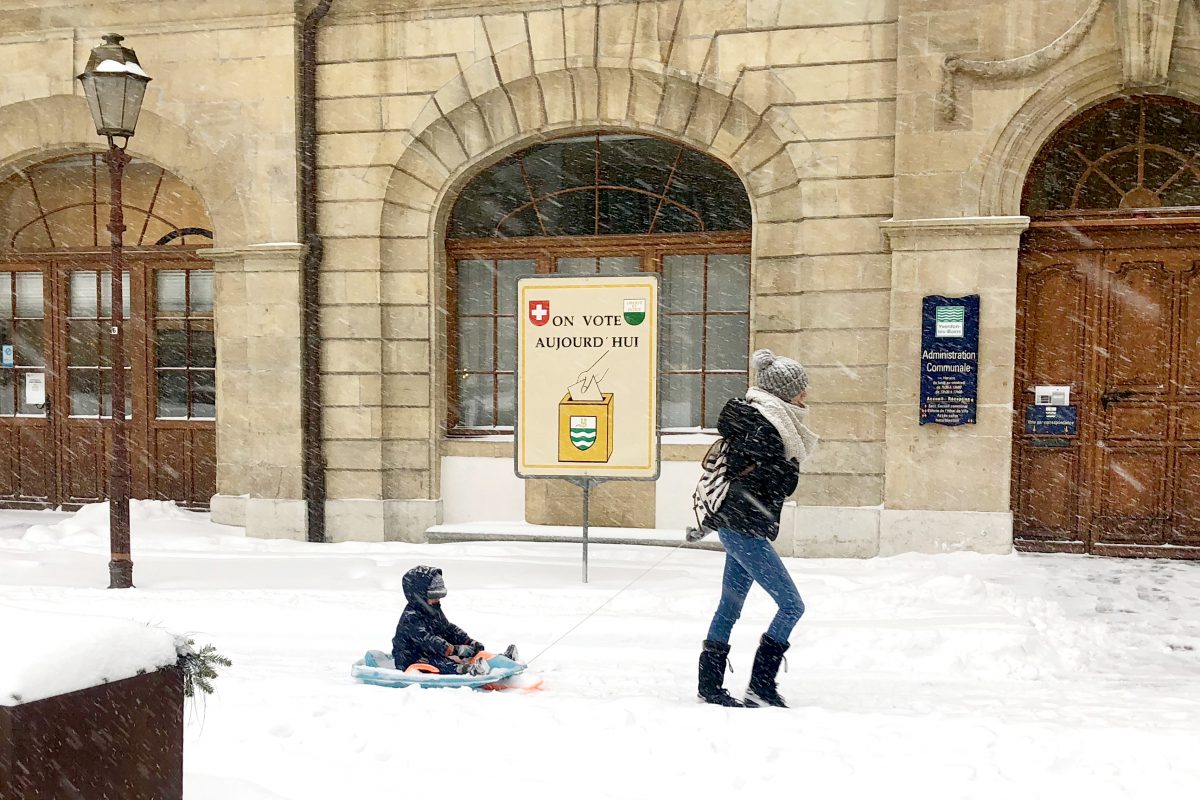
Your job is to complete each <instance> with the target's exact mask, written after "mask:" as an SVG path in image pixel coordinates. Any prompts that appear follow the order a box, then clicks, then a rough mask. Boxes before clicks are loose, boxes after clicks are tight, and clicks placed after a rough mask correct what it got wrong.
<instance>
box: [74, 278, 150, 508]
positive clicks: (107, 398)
mask: <svg viewBox="0 0 1200 800" xmlns="http://www.w3.org/2000/svg"><path fill="white" fill-rule="evenodd" d="M52 274H53V276H54V282H55V290H56V297H55V302H54V308H55V311H56V313H55V317H56V325H55V335H54V337H53V342H54V347H53V352H52V356H51V359H52V361H53V363H54V374H55V377H56V379H57V380H55V382H54V383H55V385H54V390H53V408H54V413H53V415H52V419H53V423H54V428H55V438H56V440H57V442H58V476H59V486H58V489H59V497H58V500H59V502H61V503H65V504H68V505H77V504H81V503H95V502H99V501H101V500H103V499H104V498H105V497H106V496H107V494H108V465H109V460H110V454H111V451H112V436H111V420H110V415H111V413H112V366H113V365H112V336H111V335H110V317H111V314H112V298H111V286H112V284H111V275H110V273H109V272H108V270H107V268H106V267H105V265H103V263H97V262H94V261H91V262H89V261H83V260H80V261H59V262H55V263H54V264H53V266H52ZM138 277H139V276H137V275H136V273H135V272H134V271H132V270H131V271H130V272H129V273H128V274H126V277H125V284H126V289H125V295H126V297H125V299H124V302H123V307H124V314H125V318H126V319H127V320H129V321H128V322H127V323H126V325H125V332H126V333H125V341H126V354H125V355H126V358H125V363H126V365H127V366H126V370H125V375H126V385H127V386H130V387H133V386H138V385H141V384H143V382H144V381H145V379H146V376H145V370H144V369H137V368H135V366H140V359H139V358H138V357H137V355H138V350H139V347H140V345H141V341H140V340H141V338H142V336H141V335H140V333H141V331H140V326H139V324H138V320H139V318H140V316H141V314H140V313H135V309H134V303H133V302H132V300H133V298H135V297H139V296H140V292H139V291H138V289H139V288H140V287H139V286H138V285H137V284H139V283H140V281H139V280H138ZM140 311H141V309H140V308H139V309H136V312H140ZM132 394H133V393H132V392H131V393H130V395H132ZM132 399H133V398H132V396H130V397H129V398H128V402H127V403H126V405H125V409H126V414H127V415H128V416H129V418H130V420H131V421H130V430H129V443H130V459H131V463H132V464H133V465H134V469H133V476H134V485H133V487H132V488H133V495H134V496H135V497H141V496H144V495H143V493H142V492H139V491H138V486H137V480H136V478H137V473H138V469H137V467H138V465H139V463H140V461H141V459H140V458H139V454H140V452H139V451H140V448H139V447H138V444H139V442H140V440H141V437H140V436H139V435H138V428H139V426H140V425H141V424H142V418H143V414H140V413H138V411H139V409H135V408H134V403H133V402H132Z"/></svg>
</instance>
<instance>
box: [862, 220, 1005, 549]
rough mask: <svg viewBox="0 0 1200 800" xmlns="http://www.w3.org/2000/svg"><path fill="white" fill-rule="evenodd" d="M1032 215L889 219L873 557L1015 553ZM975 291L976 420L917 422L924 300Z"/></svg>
mask: <svg viewBox="0 0 1200 800" xmlns="http://www.w3.org/2000/svg"><path fill="white" fill-rule="evenodd" d="M1028 225H1029V219H1028V218H1027V217H962V218H953V219H919V220H890V221H888V222H886V223H884V224H883V228H884V231H885V232H886V234H887V236H888V238H889V240H890V241H891V247H892V293H891V325H890V333H889V342H888V380H887V411H886V424H887V426H886V455H885V465H886V471H885V475H886V479H885V485H884V507H883V510H882V512H881V516H880V528H879V554H880V555H892V554H895V553H900V552H907V551H921V552H944V551H947V550H976V551H980V552H989V553H1007V552H1009V551H1010V550H1011V549H1012V512H1011V509H1010V506H1009V481H1010V476H1011V471H1012V394H1013V387H1012V381H1013V370H1014V351H1015V344H1016V289H1017V261H1018V252H1019V248H1020V243H1021V232H1022V231H1024V230H1025V229H1026V227H1028ZM930 294H939V295H951V296H956V295H966V294H979V295H980V331H979V369H980V373H979V398H978V401H979V406H978V421H977V423H976V424H974V425H963V426H959V427H954V428H949V427H943V426H941V425H924V426H922V425H920V424H918V406H919V402H920V356H921V299H922V297H924V296H925V295H930Z"/></svg>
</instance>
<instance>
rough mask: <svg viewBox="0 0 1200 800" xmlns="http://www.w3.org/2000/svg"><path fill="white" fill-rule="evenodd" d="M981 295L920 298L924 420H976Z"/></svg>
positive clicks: (943, 422)
mask: <svg viewBox="0 0 1200 800" xmlns="http://www.w3.org/2000/svg"><path fill="white" fill-rule="evenodd" d="M978 393H979V295H977V294H973V295H968V296H967V297H943V296H941V295H928V296H926V297H925V298H923V300H922V303H921V416H920V422H921V424H922V425H925V424H928V423H936V424H938V425H966V424H968V423H970V424H973V423H974V422H975V407H976V403H977V398H978Z"/></svg>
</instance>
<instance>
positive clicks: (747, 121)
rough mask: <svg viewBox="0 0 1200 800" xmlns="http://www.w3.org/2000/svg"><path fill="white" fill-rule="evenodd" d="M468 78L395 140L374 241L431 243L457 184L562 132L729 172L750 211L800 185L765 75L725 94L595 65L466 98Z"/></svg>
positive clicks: (645, 70)
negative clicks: (603, 132)
mask: <svg viewBox="0 0 1200 800" xmlns="http://www.w3.org/2000/svg"><path fill="white" fill-rule="evenodd" d="M489 68H490V67H489ZM475 69H477V67H473V68H471V69H468V70H467V73H464V75H463V76H460V77H459V79H457V80H456V81H453V82H451V83H450V84H447V86H444V87H442V89H440V90H439V91H438V92H436V93H435V94H434V95H433V96H432V97H431V98H430V100H429V103H428V104H427V105H426V106H425V108H424V110H423V111H422V112H421V113H420V114H419V115H418V117H417V119H416V120H415V121H414V124H413V128H412V133H410V134H408V135H407V136H406V137H405V141H404V142H403V151H402V152H401V154H400V156H399V159H398V160H397V161H396V162H395V169H394V170H393V173H392V175H391V178H390V180H389V182H388V186H387V188H386V191H385V193H384V197H383V209H382V218H381V225H380V232H381V234H382V235H383V236H384V237H389V236H394V235H397V232H398V231H400V230H404V231H410V232H412V231H417V230H421V229H423V230H424V231H425V232H427V234H428V235H429V237H430V240H431V243H435V242H436V241H437V240H438V236H437V231H438V230H439V227H438V225H437V224H436V223H437V222H438V221H437V220H435V219H434V218H433V215H434V209H439V210H441V211H442V212H443V213H446V212H445V209H444V207H445V206H446V203H445V202H444V200H445V198H446V197H447V196H450V195H452V194H453V193H454V192H456V191H457V190H458V188H460V187H461V185H462V183H463V182H465V180H466V176H467V175H469V174H473V173H474V172H475V171H477V170H478V169H479V168H480V166H481V165H483V164H486V163H491V162H493V161H495V160H496V159H498V158H500V157H502V156H503V155H504V154H506V153H508V152H512V151H513V150H515V149H518V148H519V147H521V146H527V145H529V144H531V143H533V142H536V141H538V140H540V139H546V138H550V137H552V136H556V135H560V134H565V133H568V132H570V131H572V130H584V129H595V128H598V127H603V128H608V127H611V128H613V129H615V130H616V129H619V130H628V131H634V132H638V133H646V134H651V135H657V136H662V137H665V138H668V139H672V140H675V141H678V142H681V143H684V144H687V145H690V146H691V147H694V148H696V149H697V150H700V151H701V152H704V153H707V154H709V155H712V156H714V157H715V158H718V159H720V160H721V161H724V162H725V163H727V164H729V166H730V167H732V168H733V169H734V171H735V172H736V173H737V174H738V176H739V177H740V178H741V179H742V182H743V183H744V184H745V186H746V190H747V193H748V194H749V195H750V198H751V202H752V205H757V203H755V201H756V200H757V199H758V198H760V197H763V196H767V195H770V194H773V193H775V192H777V191H779V190H781V189H785V188H787V187H789V186H794V185H795V184H796V183H797V182H798V177H797V172H796V165H795V164H794V163H793V162H792V157H791V154H790V152H789V150H788V148H787V143H788V142H790V141H795V140H796V139H798V138H800V134H799V133H798V131H797V130H796V127H795V125H794V124H793V123H792V121H791V120H790V119H789V118H788V117H787V116H786V115H784V114H782V113H780V112H779V111H778V110H777V109H776V108H775V107H774V106H775V104H776V103H779V102H781V101H782V100H784V99H785V96H784V92H785V91H786V90H785V89H783V87H782V86H781V85H779V84H778V83H777V82H775V81H774V79H773V78H771V77H770V76H769V75H766V74H765V73H762V72H754V73H744V74H743V75H742V76H741V77H739V79H738V81H737V84H736V85H728V84H725V83H722V82H720V81H717V80H714V79H712V78H711V77H702V76H692V75H682V74H677V73H676V72H674V71H672V70H670V69H669V68H667V67H664V66H663V65H662V64H660V63H656V62H649V61H647V62H645V63H638V64H637V65H636V66H633V65H631V63H630V62H629V61H619V60H614V61H613V62H612V63H609V60H608V59H598V60H597V61H596V62H595V65H594V66H586V67H570V68H567V69H561V70H555V71H553V72H546V73H536V74H533V75H529V76H526V77H523V78H520V79H517V80H515V81H512V82H509V83H506V84H503V85H500V84H499V83H498V82H496V81H494V79H493V82H494V84H495V85H494V88H492V89H490V90H488V91H486V92H484V93H482V94H480V95H479V96H477V97H472V96H471V95H470V92H469V90H468V77H467V74H468V73H471V72H472V70H475ZM385 146H386V145H385ZM422 216H423V217H424V222H425V223H426V224H425V225H422V224H421V222H420V220H419V218H420V217H422ZM439 216H440V215H439ZM401 220H403V221H401ZM431 255H432V253H431Z"/></svg>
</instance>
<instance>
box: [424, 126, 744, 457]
mask: <svg viewBox="0 0 1200 800" xmlns="http://www.w3.org/2000/svg"><path fill="white" fill-rule="evenodd" d="M750 226H751V216H750V201H749V198H748V197H747V195H746V191H745V189H744V188H743V186H742V183H741V181H740V180H739V179H738V177H737V175H736V174H734V172H733V171H732V170H731V169H730V168H729V167H727V166H725V165H724V164H722V163H721V162H719V161H717V160H715V159H713V158H711V157H709V156H706V155H704V154H703V153H700V152H698V151H696V150H693V149H691V148H689V147H687V146H684V145H680V144H677V143H675V142H670V141H666V140H663V139H657V138H654V137H650V136H640V135H633V134H608V133H594V134H588V135H585V136H572V137H569V138H563V139H554V140H551V141H547V142H544V143H541V144H538V145H535V146H533V147H531V148H528V149H526V150H523V151H521V152H518V153H516V154H514V155H511V156H509V157H507V158H505V159H504V160H502V161H500V162H499V163H497V164H495V165H494V166H492V167H490V168H489V169H487V170H485V171H484V172H483V173H482V174H480V175H479V176H477V177H476V178H475V179H474V180H473V181H471V183H470V184H468V185H467V187H466V188H465V189H464V190H463V192H462V194H461V195H460V196H459V198H458V200H457V202H456V203H455V205H454V209H453V212H452V214H451V218H450V223H449V234H448V239H447V242H446V247H447V254H448V262H449V280H448V294H449V298H448V299H449V303H450V307H451V308H453V309H454V310H455V313H454V314H452V315H451V319H450V324H449V327H450V331H449V333H450V337H449V341H450V354H449V358H450V364H451V371H452V379H451V380H450V386H449V393H450V397H449V409H450V419H449V426H450V429H451V431H453V432H457V433H466V434H470V433H483V432H488V431H496V430H507V429H511V427H512V424H513V418H514V411H515V405H514V404H515V367H516V329H517V328H516V319H517V317H516V292H515V290H516V279H517V278H518V277H519V276H521V275H530V274H535V273H537V274H562V275H622V274H629V273H636V272H657V273H659V274H660V275H661V276H662V294H663V315H662V335H661V341H662V351H661V353H660V368H661V374H662V386H661V393H660V394H661V397H662V423H663V427H664V428H665V429H667V430H686V429H697V428H701V427H713V426H715V424H716V417H717V414H718V413H719V412H720V409H721V406H722V405H723V404H724V403H725V401H726V400H727V399H729V398H730V397H732V396H735V395H739V394H741V393H742V392H744V391H745V387H746V380H747V359H748V350H749V339H750V322H749V305H750V269H749V267H750Z"/></svg>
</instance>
